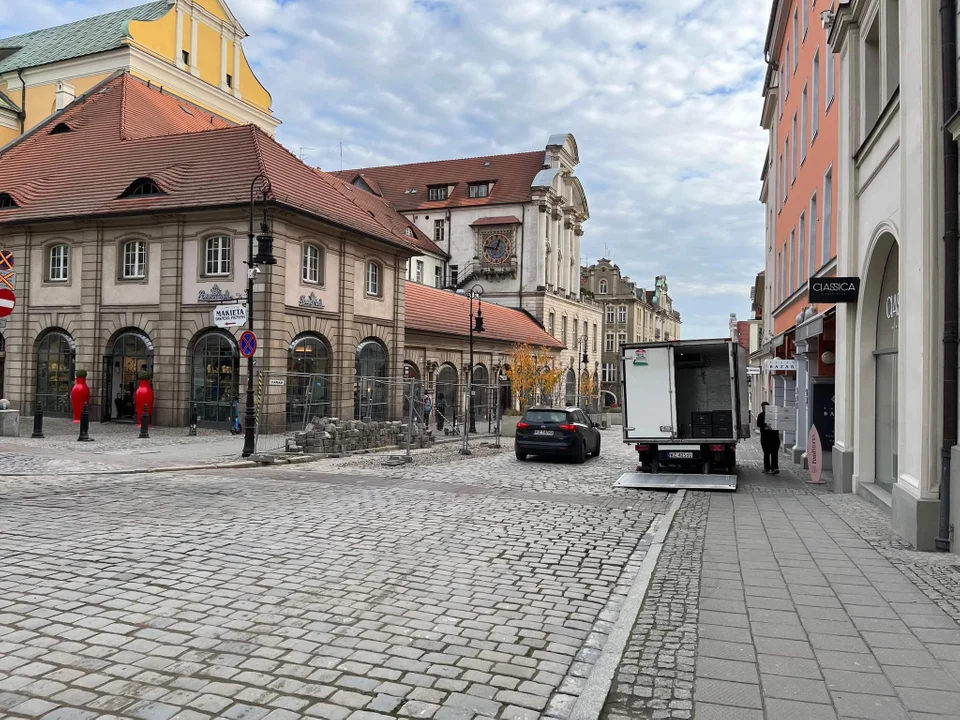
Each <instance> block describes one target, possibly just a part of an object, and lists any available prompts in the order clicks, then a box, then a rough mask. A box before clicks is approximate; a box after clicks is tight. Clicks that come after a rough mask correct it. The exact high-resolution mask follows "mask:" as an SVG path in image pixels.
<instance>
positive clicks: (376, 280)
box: [366, 260, 383, 297]
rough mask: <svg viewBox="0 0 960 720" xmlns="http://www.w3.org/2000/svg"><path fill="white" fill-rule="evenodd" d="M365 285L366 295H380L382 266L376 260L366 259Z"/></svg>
mask: <svg viewBox="0 0 960 720" xmlns="http://www.w3.org/2000/svg"><path fill="white" fill-rule="evenodd" d="M366 287H367V295H369V296H371V297H380V293H381V292H382V290H383V267H382V266H381V265H380V263H378V262H377V261H376V260H368V261H367V273H366Z"/></svg>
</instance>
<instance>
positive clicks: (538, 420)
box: [514, 408, 600, 463]
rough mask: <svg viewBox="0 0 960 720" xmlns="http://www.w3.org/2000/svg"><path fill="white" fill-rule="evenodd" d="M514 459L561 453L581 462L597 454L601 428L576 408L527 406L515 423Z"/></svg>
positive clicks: (598, 452)
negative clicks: (528, 407)
mask: <svg viewBox="0 0 960 720" xmlns="http://www.w3.org/2000/svg"><path fill="white" fill-rule="evenodd" d="M514 450H515V451H516V453H517V460H526V459H527V456H528V455H563V456H566V457H569V458H572V459H573V460H574V461H575V462H578V463H582V462H584V461H585V460H586V459H587V455H588V454H590V455H593V456H594V457H596V456H598V455H599V454H600V431H599V430H598V429H597V426H596V425H595V424H594V423H593V422H592V421H591V420H590V419H589V418H588V417H587V416H586V414H585V413H584V412H583V410H580V409H579V408H566V409H564V408H530V409H529V410H527V411H526V412H525V413H524V414H523V417H522V418H520V422H518V423H517V437H516V441H515V442H514Z"/></svg>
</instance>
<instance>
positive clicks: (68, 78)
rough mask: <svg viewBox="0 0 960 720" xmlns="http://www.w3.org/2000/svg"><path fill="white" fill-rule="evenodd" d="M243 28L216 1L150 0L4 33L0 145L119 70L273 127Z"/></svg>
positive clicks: (0, 64) (218, 111) (232, 117)
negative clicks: (21, 31)
mask: <svg viewBox="0 0 960 720" xmlns="http://www.w3.org/2000/svg"><path fill="white" fill-rule="evenodd" d="M245 37H247V34H246V32H245V31H244V29H243V27H242V26H241V25H240V23H239V21H238V20H237V19H236V17H234V15H233V13H232V12H230V8H229V7H227V5H226V4H225V3H223V2H221V1H220V0H156V1H155V2H150V3H146V4H143V5H138V6H135V7H131V8H128V9H125V10H118V11H115V12H111V13H106V14H104V15H98V16H96V17H91V18H86V19H84V20H79V21H77V22H73V23H68V24H66V25H60V26H57V27H53V28H45V29H42V30H36V31H33V32H29V33H25V34H23V35H17V36H14V37H9V38H3V39H0V147H2V146H4V145H6V144H7V143H9V142H11V141H12V140H15V139H16V138H17V137H19V136H20V135H22V134H23V133H25V132H27V131H29V130H30V129H31V128H32V127H34V126H35V125H37V124H38V123H40V122H42V121H44V120H46V119H47V118H48V117H50V115H52V114H53V113H55V112H57V111H59V110H61V109H63V108H64V107H66V106H67V105H68V104H69V103H71V102H72V101H73V100H74V99H76V98H77V97H80V96H81V95H83V94H84V93H85V92H87V91H89V90H90V89H91V88H92V87H94V86H95V85H97V84H98V83H100V82H101V81H103V80H104V79H106V78H107V77H109V76H110V75H111V74H112V73H114V72H116V71H117V70H127V71H129V72H130V73H131V74H133V75H136V76H138V77H140V78H142V79H144V80H149V81H150V82H151V83H153V84H156V85H159V86H161V87H162V88H164V89H168V90H169V91H170V92H172V93H174V94H176V95H178V96H180V97H183V98H184V99H187V100H189V101H191V102H193V103H195V104H197V105H199V106H201V107H203V108H206V109H208V110H210V111H211V112H214V113H216V114H217V115H220V116H222V117H225V118H227V119H229V120H232V121H234V122H237V123H240V124H249V123H252V124H255V125H258V126H260V127H261V128H263V130H265V131H266V132H268V133H270V134H273V133H274V131H275V130H276V128H277V126H278V125H279V124H280V121H279V120H278V119H277V118H275V117H274V115H273V112H272V110H271V105H272V100H271V97H270V93H268V92H267V90H266V89H265V88H264V87H263V85H262V84H261V83H260V81H259V80H257V77H256V76H255V75H254V73H253V70H252V69H251V68H250V64H249V63H248V62H247V59H246V57H245V55H244V52H243V44H242V43H243V39H244V38H245Z"/></svg>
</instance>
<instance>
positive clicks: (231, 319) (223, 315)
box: [213, 303, 247, 328]
mask: <svg viewBox="0 0 960 720" xmlns="http://www.w3.org/2000/svg"><path fill="white" fill-rule="evenodd" d="M213 324H214V325H216V326H217V327H218V328H232V327H243V326H244V325H246V324H247V306H246V305H240V304H239V303H237V304H235V305H217V306H216V307H215V308H214V309H213Z"/></svg>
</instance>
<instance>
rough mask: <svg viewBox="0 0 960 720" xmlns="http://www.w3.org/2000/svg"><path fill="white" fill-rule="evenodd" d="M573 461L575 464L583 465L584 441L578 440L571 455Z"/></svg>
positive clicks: (584, 455)
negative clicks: (573, 453)
mask: <svg viewBox="0 0 960 720" xmlns="http://www.w3.org/2000/svg"><path fill="white" fill-rule="evenodd" d="M573 461H574V462H575V463H577V465H583V463H585V462H586V461H587V443H586V442H585V441H582V440H581V441H580V445H578V446H577V452H576V455H574V456H573Z"/></svg>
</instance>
